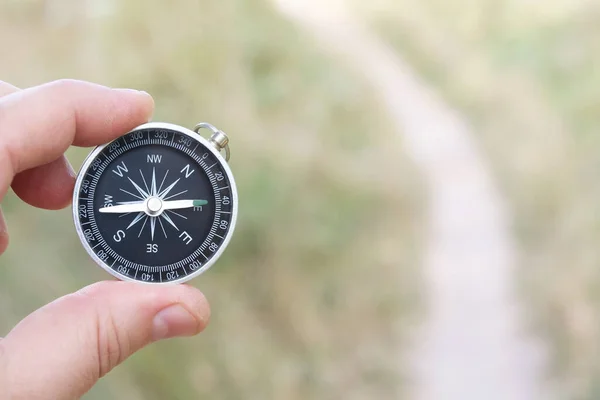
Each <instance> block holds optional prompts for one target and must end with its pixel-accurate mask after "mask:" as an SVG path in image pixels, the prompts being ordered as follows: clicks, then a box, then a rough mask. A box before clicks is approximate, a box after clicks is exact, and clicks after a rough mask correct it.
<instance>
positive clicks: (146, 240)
mask: <svg viewBox="0 0 600 400" xmlns="http://www.w3.org/2000/svg"><path fill="white" fill-rule="evenodd" d="M73 214H74V218H75V225H76V228H77V231H78V233H79V236H80V238H81V241H82V243H83V245H84V247H85V248H86V250H87V251H88V253H89V254H90V255H91V256H92V258H93V259H94V260H95V261H96V262H97V263H98V264H99V265H100V266H102V267H103V268H105V269H106V270H107V271H108V272H110V273H111V274H113V275H114V276H116V277H118V278H119V279H122V280H135V281H141V282H146V283H169V282H183V281H187V280H189V279H191V278H193V277H194V276H196V275H198V274H200V273H201V272H203V271H205V270H206V269H208V268H209V267H210V266H211V265H212V264H213V263H214V262H215V261H216V260H217V259H218V257H219V256H220V255H221V253H222V252H223V250H224V249H225V247H226V246H227V244H228V242H229V240H230V238H231V235H232V233H233V230H234V227H235V219H236V215H237V193H236V188H235V182H234V180H233V176H232V175H231V171H230V169H229V167H228V165H227V163H226V162H225V160H224V159H223V158H222V157H221V156H220V155H219V153H218V151H217V150H216V149H214V148H213V147H212V145H211V144H210V143H209V142H208V141H206V140H205V139H204V138H202V137H201V136H200V135H198V134H196V133H194V132H192V131H189V130H187V129H185V128H181V127H179V126H176V125H170V124H160V123H149V124H145V125H142V126H141V127H139V128H137V129H135V130H134V131H132V132H129V133H128V134H127V135H125V136H122V137H120V138H119V139H117V140H114V141H113V142H111V143H109V144H107V145H104V146H100V147H98V148H96V149H95V150H94V151H93V152H92V153H91V154H90V156H89V157H88V158H87V159H86V161H85V163H84V165H83V167H82V169H81V172H80V173H79V177H78V180H77V184H76V187H75V196H74V202H73Z"/></svg>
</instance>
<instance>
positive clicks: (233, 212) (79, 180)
mask: <svg viewBox="0 0 600 400" xmlns="http://www.w3.org/2000/svg"><path fill="white" fill-rule="evenodd" d="M149 128H153V129H167V130H172V131H177V132H179V133H182V134H184V135H187V136H189V137H191V138H192V139H194V140H196V141H198V142H200V143H201V144H203V145H204V146H205V147H206V148H207V149H208V151H210V152H212V153H213V155H214V156H215V157H217V160H218V161H219V162H220V163H221V164H222V165H223V170H224V171H225V173H226V174H227V178H228V179H229V182H230V188H231V196H232V200H233V208H232V210H231V223H230V225H229V230H228V231H227V235H226V236H225V239H224V240H223V243H222V244H221V247H219V250H217V252H216V253H215V254H214V255H213V256H212V258H211V259H210V260H209V261H208V262H207V263H206V264H204V265H203V266H202V268H200V269H198V270H197V271H194V272H193V273H191V274H189V275H187V276H184V277H182V278H179V279H176V280H173V281H170V282H155V283H151V282H144V281H141V280H137V279H132V278H129V277H127V276H124V275H121V274H119V273H118V272H117V271H115V270H113V269H112V268H110V266H109V265H107V264H106V263H105V262H104V261H102V260H101V259H100V258H99V257H98V256H97V255H96V253H94V252H93V251H92V249H91V247H90V245H89V244H88V242H87V241H86V240H85V236H84V234H83V230H82V228H81V225H80V224H79V215H78V200H79V196H78V194H79V191H80V190H81V183H82V182H83V178H84V176H85V173H86V171H87V170H88V168H89V167H90V165H91V163H92V162H93V161H94V159H96V157H97V156H98V154H100V152H101V151H102V150H103V149H104V148H105V147H106V146H109V145H110V144H111V143H113V142H114V141H117V140H119V139H120V138H121V137H122V136H125V135H128V134H130V133H132V132H135V131H139V130H143V129H149ZM122 136H120V137H118V138H116V139H114V140H112V141H111V142H109V143H106V144H103V145H100V146H97V147H96V148H95V149H94V150H92V151H91V152H90V154H88V156H87V157H86V158H85V160H84V161H83V164H82V165H81V168H80V169H79V172H78V174H77V180H76V181H75V188H74V190H73V201H72V206H71V208H72V217H73V222H74V224H75V230H76V231H77V236H79V240H80V241H81V243H82V245H83V247H84V249H85V251H86V252H87V253H88V255H89V256H90V257H91V258H92V260H94V262H95V263H96V264H98V265H99V266H100V267H102V268H103V269H104V270H105V271H107V272H108V273H109V274H111V275H112V276H114V277H115V278H117V279H119V280H121V281H130V282H136V283H140V284H145V285H175V284H181V283H184V282H187V281H189V280H191V279H194V278H195V277H197V276H198V275H201V274H203V273H204V272H206V271H207V270H208V269H210V267H212V266H213V265H214V264H215V263H216V262H217V260H218V259H219V258H220V257H221V255H222V254H223V252H224V251H225V249H226V248H227V246H228V245H229V242H230V241H231V237H232V236H233V232H234V231H235V226H236V222H237V214H238V193H237V186H236V183H235V179H234V177H233V173H232V172H231V169H230V168H229V164H227V161H225V159H224V158H223V156H222V155H221V153H220V152H219V151H218V150H217V149H216V148H214V146H213V145H212V144H211V143H210V142H209V141H208V140H207V139H205V138H204V137H202V136H201V135H200V134H198V133H196V132H194V131H192V130H190V129H187V128H185V127H182V126H179V125H175V124H170V123H166V122H148V123H146V124H143V125H140V126H138V127H136V128H135V129H132V130H131V131H129V132H127V133H125V134H124V135H122Z"/></svg>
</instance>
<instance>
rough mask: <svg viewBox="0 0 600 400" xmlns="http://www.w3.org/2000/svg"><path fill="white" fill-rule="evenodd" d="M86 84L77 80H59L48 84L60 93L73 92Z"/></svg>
mask: <svg viewBox="0 0 600 400" xmlns="http://www.w3.org/2000/svg"><path fill="white" fill-rule="evenodd" d="M84 84H85V83H84V82H83V81H80V80H77V79H68V78H63V79H57V80H55V81H52V82H50V83H49V84H48V86H49V87H51V88H53V89H56V90H59V91H71V90H76V89H78V88H80V87H82V86H83V85H84Z"/></svg>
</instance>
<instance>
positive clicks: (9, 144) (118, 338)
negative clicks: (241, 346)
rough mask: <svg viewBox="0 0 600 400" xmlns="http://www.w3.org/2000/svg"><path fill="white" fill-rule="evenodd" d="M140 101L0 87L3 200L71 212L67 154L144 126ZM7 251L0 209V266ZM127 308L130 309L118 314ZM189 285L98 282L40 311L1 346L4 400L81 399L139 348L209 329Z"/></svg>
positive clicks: (77, 88)
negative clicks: (9, 194)
mask: <svg viewBox="0 0 600 400" xmlns="http://www.w3.org/2000/svg"><path fill="white" fill-rule="evenodd" d="M153 109H154V102H153V100H152V98H151V97H150V96H149V95H148V94H147V93H144V92H138V91H134V90H123V89H110V88H107V87H104V86H100V85H95V84H92V83H88V82H81V81H73V80H60V81H55V82H51V83H48V84H44V85H41V86H36V87H32V88H28V89H25V90H20V89H18V88H16V87H14V86H12V85H10V84H8V83H5V82H2V81H0V200H1V199H3V198H4V196H5V195H6V193H7V191H8V189H9V187H12V189H13V191H14V192H15V193H16V195H17V196H19V198H20V199H22V200H23V201H24V202H26V203H28V204H29V205H31V206H33V207H38V208H43V209H49V210H58V209H61V208H64V207H67V206H69V204H70V201H71V195H72V191H73V187H74V185H75V173H74V172H73V169H72V167H71V166H70V165H69V162H68V161H67V159H66V158H65V156H64V152H65V151H66V150H67V149H68V148H69V146H72V145H73V146H84V147H88V146H95V145H99V144H103V143H106V142H108V141H110V140H112V139H114V138H116V137H118V136H121V135H123V134H124V133H126V132H128V131H129V130H131V129H133V128H135V127H136V126H138V125H140V124H143V123H145V122H148V121H149V119H150V117H151V115H152V112H153ZM8 242H9V235H8V228H7V224H6V221H5V218H4V217H3V215H2V212H1V209H0V257H1V254H2V253H3V252H4V251H5V250H6V247H7V246H8ZM124 305H126V306H124ZM209 317H210V308H209V305H208V302H207V300H206V298H205V297H204V295H203V294H202V293H201V292H200V291H198V290H197V289H195V288H193V287H190V286H187V285H176V286H165V287H152V286H146V285H140V284H136V283H130V282H118V281H106V282H99V283H95V284H93V285H91V286H88V287H85V288H83V289H81V290H79V291H77V292H75V293H72V294H69V295H67V296H64V297H61V298H59V299H57V300H55V301H53V302H52V303H50V304H48V305H46V306H44V307H42V308H40V309H38V310H36V311H35V312H33V313H32V314H30V315H28V316H27V317H25V319H23V320H22V321H21V322H20V323H19V324H17V326H15V327H14V328H13V329H12V330H11V331H10V332H9V333H8V334H7V336H6V337H5V338H4V339H1V338H0V399H2V400H3V399H11V400H12V399H14V400H18V399H28V400H35V399H55V400H62V399H77V398H79V397H81V396H82V395H83V394H85V393H86V392H87V391H88V390H89V389H90V388H92V386H93V385H94V384H95V383H96V382H97V381H98V379H100V378H101V377H102V376H104V375H105V374H107V373H108V372H110V371H111V370H112V369H113V368H115V367H116V366H118V365H119V364H121V363H122V362H123V361H125V360H126V359H127V358H128V357H129V356H131V355H132V354H133V353H134V352H136V351H138V350H140V349H142V348H143V347H145V346H147V345H149V344H151V343H153V342H156V341H158V340H163V339H167V338H172V337H177V336H192V335H196V334H198V333H200V332H201V331H202V330H203V329H204V328H205V327H206V325H207V323H208V320H209Z"/></svg>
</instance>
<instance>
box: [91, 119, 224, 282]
mask: <svg viewBox="0 0 600 400" xmlns="http://www.w3.org/2000/svg"><path fill="white" fill-rule="evenodd" d="M147 133H148V136H151V134H152V132H151V131H150V132H147ZM171 135H172V137H171V141H170V142H169V141H167V140H164V139H150V138H148V139H139V140H136V141H134V142H131V143H127V138H128V137H125V138H123V141H124V142H125V143H126V145H125V146H122V147H119V148H117V149H116V150H115V151H113V152H112V153H108V152H102V153H101V154H103V155H104V156H105V158H106V160H105V161H104V162H103V163H101V164H100V166H99V167H98V168H97V169H96V172H95V174H94V175H91V174H90V175H91V176H93V178H92V182H91V184H90V186H89V189H88V190H89V192H90V194H91V195H92V197H93V196H94V193H95V189H96V185H97V184H98V181H99V179H100V177H102V176H103V173H104V171H105V169H106V168H107V167H108V165H110V163H111V162H112V161H113V160H114V159H115V158H117V157H118V156H120V155H121V154H123V153H124V152H126V151H127V150H129V149H131V148H136V147H140V146H143V145H150V144H162V145H166V146H168V147H174V148H176V149H180V150H181V151H183V152H184V153H185V154H187V155H188V156H190V157H192V159H194V161H196V163H197V164H198V165H200V166H201V168H202V169H203V170H204V172H205V173H206V175H207V176H208V178H209V181H210V183H211V186H212V188H213V190H214V198H215V218H214V221H213V225H212V226H211V230H210V233H209V234H208V235H207V237H206V238H205V240H204V242H203V244H202V246H201V247H204V248H206V246H208V244H209V243H211V242H212V239H213V237H214V236H218V237H219V238H221V239H223V237H222V236H220V235H216V233H215V232H216V229H217V226H218V224H219V222H220V219H221V218H220V216H219V215H220V214H231V212H229V211H222V210H221V202H222V200H221V195H220V191H221V190H224V189H229V188H230V187H229V186H225V187H222V188H219V187H218V186H217V182H216V180H215V178H214V174H213V173H212V171H210V170H211V169H212V168H213V167H214V166H216V165H218V164H219V163H218V162H216V163H214V164H212V165H211V166H207V164H206V163H205V162H204V159H203V158H202V154H197V153H196V150H197V149H198V147H199V146H200V144H201V143H200V142H197V143H196V146H195V147H194V149H193V150H190V149H189V148H186V147H185V146H183V145H181V144H175V143H174V139H175V136H176V135H177V134H176V133H171ZM223 172H224V171H223ZM142 176H143V175H142ZM165 179H166V175H165V177H163V182H161V185H162V184H164V180H165ZM128 194H130V195H133V194H132V193H128ZM133 196H134V197H135V195H133ZM81 200H89V202H88V203H89V204H88V214H89V219H90V221H88V223H92V222H95V219H94V216H93V199H90V198H81ZM231 200H233V199H231ZM90 209H92V212H91V213H90V212H89V211H90ZM182 217H183V216H182ZM80 219H81V218H80ZM159 220H160V219H159ZM94 228H95V229H93V232H94V236H95V237H96V238H97V240H98V241H99V242H101V243H102V248H103V249H104V250H105V251H106V252H107V254H110V255H112V256H113V257H114V258H115V259H117V260H120V261H123V262H122V264H127V265H129V266H130V267H131V268H134V269H136V275H137V270H139V269H141V270H151V271H152V272H157V271H158V270H161V271H162V272H165V271H172V270H174V268H182V269H184V273H186V275H187V272H186V271H185V265H186V264H189V263H190V262H192V261H194V260H195V259H196V257H197V256H198V255H200V254H202V256H203V257H204V258H205V259H206V260H209V259H210V258H209V257H207V256H206V255H205V254H204V253H203V249H201V248H199V249H198V250H196V251H195V252H194V253H193V254H192V255H190V256H188V257H187V258H185V259H184V260H181V261H179V262H177V263H174V264H170V265H166V266H161V267H148V266H144V265H140V264H135V263H132V262H130V261H129V260H125V259H123V257H121V256H120V255H119V254H117V253H116V252H115V251H114V250H113V249H112V248H110V246H109V245H108V244H107V243H106V241H105V240H104V238H103V237H102V236H101V234H100V232H99V231H98V229H97V228H96V227H94ZM227 231H228V230H226V232H227ZM221 244H222V243H221ZM148 272H149V271H148ZM161 279H162V277H161Z"/></svg>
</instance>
